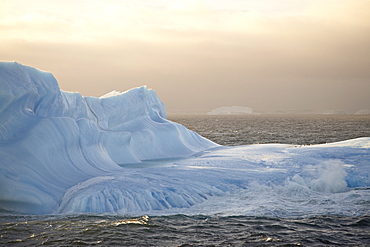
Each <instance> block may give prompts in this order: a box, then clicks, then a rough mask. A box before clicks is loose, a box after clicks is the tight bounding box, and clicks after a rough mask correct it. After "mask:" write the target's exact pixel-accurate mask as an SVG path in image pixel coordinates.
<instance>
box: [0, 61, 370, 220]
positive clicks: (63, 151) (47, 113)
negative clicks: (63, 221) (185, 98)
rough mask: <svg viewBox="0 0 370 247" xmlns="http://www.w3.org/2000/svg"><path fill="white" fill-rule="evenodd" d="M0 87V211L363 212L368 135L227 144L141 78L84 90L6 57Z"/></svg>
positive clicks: (368, 183)
mask: <svg viewBox="0 0 370 247" xmlns="http://www.w3.org/2000/svg"><path fill="white" fill-rule="evenodd" d="M0 88H1V90H0V209H1V210H8V211H12V212H20V213H31V214H52V213H54V214H55V213H56V214H74V213H119V214H127V215H143V214H152V215H153V214H154V215H162V214H178V213H186V214H229V215H239V214H243V215H249V214H252V215H273V216H276V215H278V216H291V215H307V214H317V213H320V212H322V213H328V212H329V213H334V214H345V215H362V214H366V213H369V211H370V209H369V208H370V207H369V205H368V203H367V204H366V203H365V204H364V203H363V202H366V201H367V202H369V200H368V198H369V194H370V190H368V188H369V187H370V138H368V137H364V138H358V139H354V140H348V141H344V142H338V143H330V144H322V145H312V146H295V145H286V144H263V145H248V146H239V147H225V146H220V145H218V144H216V143H214V142H212V141H210V140H207V139H205V138H203V137H201V136H200V135H198V134H197V133H195V132H193V131H191V130H188V129H187V128H185V127H184V126H182V125H180V124H177V123H175V122H171V121H169V120H167V118H166V112H165V106H164V104H163V103H162V102H161V100H160V99H159V98H158V97H157V95H156V93H155V91H153V90H151V89H148V88H146V87H138V88H134V89H131V90H128V91H126V92H117V91H113V92H111V93H109V94H106V95H104V96H102V97H99V98H97V97H84V96H81V95H80V94H79V93H71V92H65V91H61V90H60V88H59V86H58V83H57V81H56V79H55V78H54V76H53V75H52V74H51V73H48V72H44V71H41V70H38V69H35V68H32V67H28V66H24V65H21V64H19V63H16V62H2V63H0ZM327 202H331V203H327ZM349 202H351V203H349ZM323 203H324V204H325V205H324V206H323Z"/></svg>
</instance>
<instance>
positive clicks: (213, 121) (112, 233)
mask: <svg viewBox="0 0 370 247" xmlns="http://www.w3.org/2000/svg"><path fill="white" fill-rule="evenodd" d="M169 119H170V120H172V121H175V122H178V123H181V124H184V125H185V126H186V127H188V128H189V129H191V130H194V131H196V132H197V133H199V134H201V135H203V136H205V137H207V138H209V139H211V140H213V141H215V142H216V143H219V144H222V145H230V146H234V145H247V144H256V143H289V144H297V145H309V144H319V143H327V142H336V141H342V140H347V139H353V138H357V137H365V136H370V116H347V115H346V116H342V115H340V116H333V115H318V116H308V115H296V116H293V115H258V116H255V115H253V116H203V115H194V116H192V115H170V116H169ZM328 203H330V202H328ZM357 203H363V204H366V205H369V206H370V198H369V199H368V200H363V201H360V202H357ZM0 245H2V246H42V245H49V246H50V245H51V246H79V245H85V246H370V215H361V216H356V217H348V216H343V215H315V216H307V217H284V218H276V217H275V218H274V217H260V216H257V215H256V216H221V215H168V216H155V215H149V216H146V215H143V216H141V217H134V218H133V217H130V216H125V215H106V214H83V215H24V214H16V213H12V212H4V211H2V212H0Z"/></svg>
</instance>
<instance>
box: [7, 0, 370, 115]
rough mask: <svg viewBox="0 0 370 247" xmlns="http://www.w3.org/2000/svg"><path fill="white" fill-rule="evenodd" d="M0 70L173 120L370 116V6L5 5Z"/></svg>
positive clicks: (152, 0) (44, 0) (200, 2)
mask: <svg viewBox="0 0 370 247" xmlns="http://www.w3.org/2000/svg"><path fill="white" fill-rule="evenodd" d="M0 60H1V61H17V62H19V63H22V64H25V65H29V66H32V67H36V68H39V69H41V70H46V71H49V72H51V73H53V74H54V76H55V77H56V79H57V80H58V82H59V85H60V87H61V89H62V90H65V91H74V92H80V93H81V94H82V95H84V96H101V95H104V94H106V93H108V92H110V91H112V90H118V91H126V90H128V89H130V88H133V87H138V86H142V85H147V86H148V87H149V88H152V89H154V90H155V91H156V92H157V94H158V96H159V97H160V98H161V100H162V101H163V102H164V103H165V105H166V108H167V111H168V112H169V113H206V112H208V111H211V110H212V109H215V108H218V107H224V106H245V107H250V108H252V109H254V110H255V111H257V112H258V111H266V110H297V111H298V110H308V111H310V110H314V111H322V110H344V111H347V112H348V113H354V112H356V111H358V110H360V109H370V0H325V1H322V0H296V1H292V0H279V1H276V0H259V1H255V0H212V1H211V0H207V1H206V0H185V1H176V0H136V1H132V0H64V1H59V0H33V1H29V0H0Z"/></svg>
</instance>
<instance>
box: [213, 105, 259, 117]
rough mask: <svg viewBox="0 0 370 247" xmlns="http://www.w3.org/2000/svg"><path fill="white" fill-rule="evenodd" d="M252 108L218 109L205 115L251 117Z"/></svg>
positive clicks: (232, 107)
mask: <svg viewBox="0 0 370 247" xmlns="http://www.w3.org/2000/svg"><path fill="white" fill-rule="evenodd" d="M253 114H258V113H255V112H254V111H253V110H252V108H249V107H244V106H231V107H219V108H216V109H214V110H212V111H210V112H208V113H207V115H253Z"/></svg>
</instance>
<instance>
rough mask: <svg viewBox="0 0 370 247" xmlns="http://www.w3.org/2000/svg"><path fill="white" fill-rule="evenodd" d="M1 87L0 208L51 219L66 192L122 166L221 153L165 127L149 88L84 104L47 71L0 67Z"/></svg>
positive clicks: (198, 139)
mask: <svg viewBox="0 0 370 247" xmlns="http://www.w3.org/2000/svg"><path fill="white" fill-rule="evenodd" d="M0 88H1V91H0V157H1V161H0V162H1V163H0V186H1V187H0V188H1V190H0V208H4V209H11V210H19V211H31V212H33V211H36V212H40V213H43V212H50V211H51V209H55V208H56V207H57V206H58V203H59V202H60V199H61V197H62V196H63V195H64V193H65V191H66V189H68V188H69V187H71V186H73V185H76V184H78V183H79V182H82V181H85V180H87V179H89V178H92V177H96V176H99V175H104V174H111V173H114V172H116V171H117V170H121V167H119V166H118V165H124V164H131V163H140V162H142V161H143V160H151V159H166V158H180V157H188V156H190V155H193V154H196V153H198V152H201V151H203V150H206V149H209V148H212V147H216V146H217V144H215V143H213V142H211V141H209V140H207V139H205V138H202V137H201V136H199V135H198V134H196V133H194V132H192V131H190V130H188V129H186V128H185V127H184V126H182V125H179V124H176V123H173V122H170V121H168V120H166V112H165V107H164V105H163V103H162V102H161V101H160V100H159V98H158V97H157V95H156V93H155V92H154V91H152V90H149V89H147V88H146V87H140V88H135V89H132V90H130V91H127V92H124V93H119V92H112V93H110V94H108V95H105V96H103V97H100V98H96V97H82V96H81V95H80V94H79V93H70V92H63V91H61V90H60V89H59V86H58V83H57V81H56V80H55V78H54V77H53V75H52V74H50V73H48V72H44V71H40V70H37V69H35V68H31V67H28V66H23V65H21V64H19V63H15V62H9V63H8V62H2V63H0Z"/></svg>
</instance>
